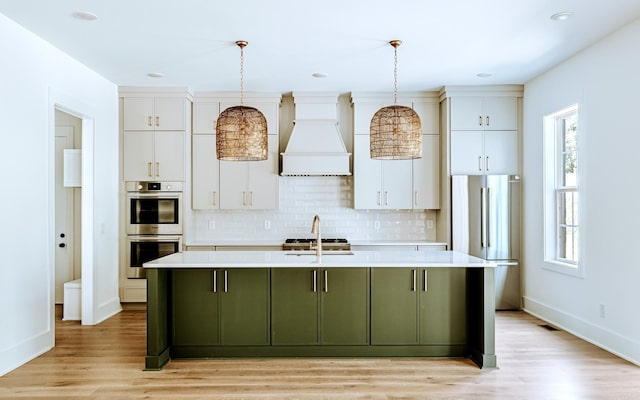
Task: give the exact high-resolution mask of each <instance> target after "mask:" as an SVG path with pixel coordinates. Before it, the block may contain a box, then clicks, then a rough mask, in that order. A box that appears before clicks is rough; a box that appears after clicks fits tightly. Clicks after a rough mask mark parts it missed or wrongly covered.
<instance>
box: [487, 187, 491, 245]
mask: <svg viewBox="0 0 640 400" xmlns="http://www.w3.org/2000/svg"><path fill="white" fill-rule="evenodd" d="M486 203H487V209H486V217H487V247H491V231H490V228H491V215H490V211H491V189H490V188H487V199H486Z"/></svg>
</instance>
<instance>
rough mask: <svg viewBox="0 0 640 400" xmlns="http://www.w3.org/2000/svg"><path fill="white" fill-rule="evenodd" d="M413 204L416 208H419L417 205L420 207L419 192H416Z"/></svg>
mask: <svg viewBox="0 0 640 400" xmlns="http://www.w3.org/2000/svg"><path fill="white" fill-rule="evenodd" d="M413 202H414V205H415V206H417V205H418V192H417V191H416V192H415V195H414V199H413Z"/></svg>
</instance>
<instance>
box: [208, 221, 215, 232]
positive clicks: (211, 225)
mask: <svg viewBox="0 0 640 400" xmlns="http://www.w3.org/2000/svg"><path fill="white" fill-rule="evenodd" d="M214 229H216V221H214V220H210V221H209V230H214Z"/></svg>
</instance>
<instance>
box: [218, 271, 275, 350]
mask: <svg viewBox="0 0 640 400" xmlns="http://www.w3.org/2000/svg"><path fill="white" fill-rule="evenodd" d="M217 283H218V292H219V293H220V343H221V344H222V345H268V344H269V343H270V339H269V319H270V316H269V305H270V304H269V285H270V283H269V269H268V268H248V269H243V268H238V269H234V268H230V269H223V270H219V271H218V282H217Z"/></svg>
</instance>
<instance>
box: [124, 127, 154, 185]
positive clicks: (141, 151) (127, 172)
mask: <svg viewBox="0 0 640 400" xmlns="http://www.w3.org/2000/svg"><path fill="white" fill-rule="evenodd" d="M123 136H124V138H123V145H122V148H123V153H124V154H123V157H122V158H123V179H124V180H125V181H148V180H153V179H154V164H153V132H143V131H127V132H124V135H123Z"/></svg>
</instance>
